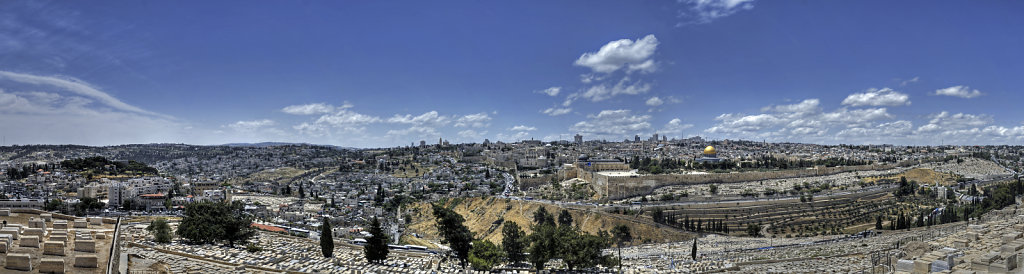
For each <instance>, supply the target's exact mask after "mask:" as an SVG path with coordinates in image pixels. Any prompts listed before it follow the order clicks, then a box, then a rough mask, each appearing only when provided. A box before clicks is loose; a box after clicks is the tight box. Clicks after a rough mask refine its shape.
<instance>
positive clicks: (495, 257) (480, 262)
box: [469, 240, 502, 271]
mask: <svg viewBox="0 0 1024 274" xmlns="http://www.w3.org/2000/svg"><path fill="white" fill-rule="evenodd" d="M501 257H502V254H501V249H500V248H498V246H496V245H494V243H491V241H487V240H476V241H473V248H472V249H471V250H470V252H469V265H470V266H472V267H473V269H474V270H480V271H486V270H491V268H494V266H496V265H498V262H500V261H501Z"/></svg>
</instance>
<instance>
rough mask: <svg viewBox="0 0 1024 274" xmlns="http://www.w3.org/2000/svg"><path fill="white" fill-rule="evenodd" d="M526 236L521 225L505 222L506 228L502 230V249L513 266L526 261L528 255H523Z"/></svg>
mask: <svg viewBox="0 0 1024 274" xmlns="http://www.w3.org/2000/svg"><path fill="white" fill-rule="evenodd" d="M524 234H525V233H524V232H523V230H522V229H520V228H519V225H518V224H516V223H515V222H513V221H505V226H504V227H502V228H501V236H502V237H501V247H502V249H503V250H504V251H505V256H506V257H507V258H508V261H509V262H511V263H512V264H517V263H519V262H522V261H523V260H525V259H526V255H524V254H523V245H524V242H523V241H524V240H525V239H524V237H525V235H524Z"/></svg>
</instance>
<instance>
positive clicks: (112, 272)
mask: <svg viewBox="0 0 1024 274" xmlns="http://www.w3.org/2000/svg"><path fill="white" fill-rule="evenodd" d="M124 265H125V266H126V267H125V269H121V217H117V222H116V223H115V225H114V240H113V241H111V242H110V257H107V274H127V273H126V272H127V271H128V269H127V265H128V262H125V264H124Z"/></svg>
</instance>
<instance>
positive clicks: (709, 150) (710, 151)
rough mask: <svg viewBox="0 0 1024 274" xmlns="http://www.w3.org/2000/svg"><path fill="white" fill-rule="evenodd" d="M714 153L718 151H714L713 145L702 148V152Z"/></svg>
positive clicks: (706, 153)
mask: <svg viewBox="0 0 1024 274" xmlns="http://www.w3.org/2000/svg"><path fill="white" fill-rule="evenodd" d="M716 153H718V152H717V151H715V147H713V146H708V147H706V148H704V154H705V155H710V154H716Z"/></svg>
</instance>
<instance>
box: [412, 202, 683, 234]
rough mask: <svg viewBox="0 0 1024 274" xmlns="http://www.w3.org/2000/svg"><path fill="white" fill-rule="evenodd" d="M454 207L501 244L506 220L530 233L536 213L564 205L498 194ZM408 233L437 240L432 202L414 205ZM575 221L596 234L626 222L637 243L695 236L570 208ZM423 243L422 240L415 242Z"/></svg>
mask: <svg viewBox="0 0 1024 274" xmlns="http://www.w3.org/2000/svg"><path fill="white" fill-rule="evenodd" d="M446 205H447V206H449V207H451V206H454V208H453V209H454V210H455V212H457V213H459V214H460V215H462V217H463V218H465V219H466V222H465V224H466V226H467V227H469V230H470V231H472V232H473V235H474V237H476V238H483V239H486V240H490V241H491V242H494V243H496V244H500V243H501V237H502V236H501V229H502V228H503V222H504V221H506V220H507V221H512V222H515V223H516V224H518V225H519V227H521V228H523V230H525V231H526V232H527V233H530V232H532V230H531V229H530V225H531V224H532V223H533V213H534V212H536V211H537V210H539V209H540V207H545V209H546V210H547V211H548V212H551V214H553V215H555V216H558V212H561V211H562V208H560V207H558V206H555V205H549V204H542V203H538V202H531V201H521V200H509V199H502V198H496V197H485V198H468V199H453V200H450V201H448V202H447V203H446ZM409 211H410V212H411V213H410V214H409V215H410V216H411V220H410V225H409V229H408V232H409V233H418V234H420V235H422V236H423V237H424V238H425V239H426V240H430V241H438V236H437V228H436V227H435V224H436V223H435V220H434V216H433V214H432V210H431V207H430V204H428V203H419V204H416V205H415V206H412V207H411V208H410V209H409ZM569 212H570V214H572V217H573V220H574V221H575V223H576V224H577V225H579V226H580V229H581V230H582V231H584V232H587V233H591V234H596V233H597V232H598V231H601V230H605V231H609V230H611V229H612V227H615V226H616V225H619V224H625V225H627V226H629V227H630V229H631V231H633V238H634V240H635V241H634V243H642V242H676V241H683V240H688V239H692V238H693V235H692V234H690V233H686V232H683V231H680V230H678V229H673V228H668V227H665V226H656V225H653V224H650V223H649V220H637V221H633V217H630V216H624V215H616V214H611V213H606V212H600V211H590V210H586V211H584V210H576V209H569ZM415 243H417V244H424V243H423V242H422V241H415Z"/></svg>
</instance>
